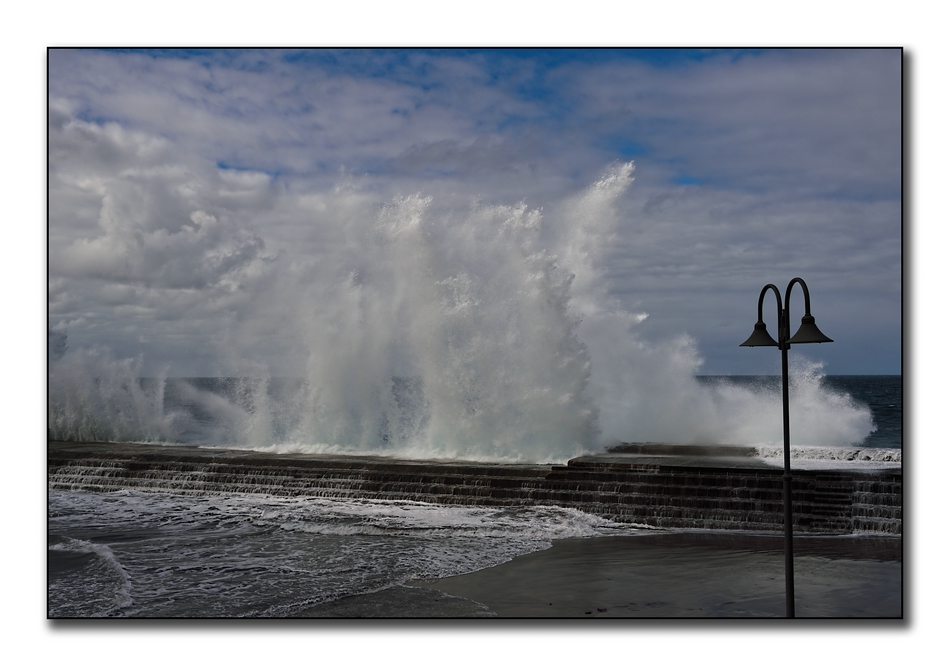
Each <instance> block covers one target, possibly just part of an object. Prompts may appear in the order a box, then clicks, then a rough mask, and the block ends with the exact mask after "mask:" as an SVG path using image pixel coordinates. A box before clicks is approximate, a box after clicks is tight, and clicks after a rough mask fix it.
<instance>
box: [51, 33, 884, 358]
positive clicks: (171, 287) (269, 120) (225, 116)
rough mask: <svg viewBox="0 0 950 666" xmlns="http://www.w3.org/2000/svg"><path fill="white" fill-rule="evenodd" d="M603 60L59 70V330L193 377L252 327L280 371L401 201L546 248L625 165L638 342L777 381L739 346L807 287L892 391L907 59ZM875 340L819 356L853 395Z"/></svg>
mask: <svg viewBox="0 0 950 666" xmlns="http://www.w3.org/2000/svg"><path fill="white" fill-rule="evenodd" d="M587 55H589V54H585V53H575V52H545V51H538V52H507V51H490V50H489V51H471V52H469V51H451V50H448V51H444V50H442V51H440V50H434V51H416V50H395V51H373V50H355V51H302V52H296V51H287V50H260V51H234V52H230V51H208V52H205V53H199V54H190V55H188V56H187V57H186V56H185V55H184V54H182V53H178V52H171V53H157V52H148V51H144V52H117V51H110V50H100V51H97V50H80V51H73V50H65V49H64V50H58V49H57V50H53V51H51V52H50V68H49V82H50V83H49V93H50V106H49V108H50V112H49V128H50V133H49V142H50V149H49V155H50V164H49V169H50V181H49V182H50V223H49V240H50V296H49V298H50V315H51V326H60V325H65V324H64V322H76V323H75V324H73V326H72V328H71V329H70V331H69V335H70V340H71V341H75V344H80V343H81V342H83V341H87V342H89V341H105V342H108V343H110V344H113V345H115V346H116V348H117V349H121V350H126V351H127V352H128V353H130V354H132V355H137V354H139V353H144V356H145V358H146V366H148V364H149V363H151V362H152V361H151V359H152V358H158V359H162V358H164V359H166V360H167V362H170V363H172V364H173V365H176V364H177V365H179V366H180V368H181V370H180V372H182V373H184V374H189V373H190V372H195V371H196V370H195V368H196V367H197V366H198V365H201V364H206V362H207V359H210V358H217V357H218V356H219V351H218V350H220V349H221V348H222V347H228V346H229V345H231V346H233V345H232V342H233V341H230V342H225V341H224V340H225V339H226V338H228V336H232V335H234V334H233V333H231V332H230V331H232V329H233V328H234V327H235V326H236V324H235V322H241V326H242V327H243V329H242V330H244V331H245V332H247V331H250V330H253V331H254V335H253V336H251V335H248V337H247V339H248V340H251V339H255V340H262V339H270V340H272V342H273V344H272V345H271V347H272V348H273V349H281V350H284V351H288V350H290V349H291V348H292V347H293V344H292V343H291V342H288V341H287V340H286V339H283V338H282V337H281V330H282V329H285V328H286V323H287V322H286V317H287V316H288V315H287V314H286V308H284V307H282V306H279V304H280V303H282V302H283V300H282V297H280V296H279V294H281V293H283V292H282V290H288V289H295V288H296V289H299V288H301V287H300V286H301V285H302V284H305V281H306V280H308V279H309V280H313V281H318V282H319V281H320V280H324V279H328V278H327V276H329V275H335V273H334V270H333V267H334V266H339V265H342V264H347V265H360V264H361V263H362V264H364V265H365V263H366V258H365V257H363V258H362V259H361V258H360V256H361V253H363V248H365V247H366V243H368V242H371V241H372V239H367V238H366V237H365V234H366V233H367V232H366V229H367V228H368V227H367V226H366V223H365V220H366V219H375V216H376V215H377V212H378V210H379V208H380V207H381V206H385V205H386V204H387V202H391V201H393V200H394V199H396V198H399V197H405V196H411V195H415V194H420V195H421V196H423V197H429V198H430V199H431V202H432V203H431V204H430V213H429V214H430V215H432V216H434V217H436V218H439V217H442V218H444V219H450V218H451V216H452V215H457V214H458V211H460V210H470V209H471V207H472V205H473V202H481V204H479V205H482V204H484V205H494V204H503V205H507V206H519V205H525V206H527V208H528V209H530V210H539V211H542V212H543V215H542V218H543V219H542V221H541V223H540V228H539V230H538V242H539V243H541V244H542V245H543V246H545V247H547V248H549V249H550V248H555V247H557V246H558V245H559V240H561V235H563V233H565V229H570V228H571V226H570V224H569V222H568V217H569V213H568V211H569V210H571V204H570V203H569V202H570V201H572V200H576V197H577V196H578V195H579V194H580V193H582V192H583V191H584V190H585V188H587V187H588V186H589V185H590V184H591V183H594V182H596V181H598V179H599V178H600V175H601V174H602V173H603V170H604V169H605V167H607V166H608V165H609V164H611V163H614V162H616V161H618V160H620V161H622V162H626V161H628V160H630V159H633V160H635V162H636V172H635V173H636V182H635V183H634V184H633V186H631V187H630V188H628V189H627V190H625V191H624V193H623V194H622V195H620V196H619V197H618V198H617V200H616V202H615V209H616V213H615V214H616V219H615V220H614V222H613V226H612V227H611V228H612V232H611V233H612V235H611V236H610V238H609V239H604V241H605V247H604V248H603V252H601V253H600V254H599V257H600V264H599V265H598V266H597V267H596V270H597V271H598V275H599V276H602V277H603V281H602V282H601V283H599V284H601V286H602V287H603V288H604V289H606V290H607V291H608V292H609V297H610V298H613V299H615V300H616V304H617V306H618V310H622V311H623V312H626V313H628V314H629V313H635V314H637V315H644V316H645V315H649V318H644V317H640V321H639V322H638V323H635V325H636V326H637V327H638V330H639V331H640V332H641V335H642V336H643V337H644V338H645V339H653V340H654V341H661V340H675V339H678V337H677V336H680V335H682V334H683V333H687V334H689V335H690V336H691V338H692V340H694V341H695V346H696V355H697V358H698V357H702V358H705V359H706V365H705V366H704V367H705V368H706V369H707V370H709V371H712V372H743V371H756V370H758V369H761V366H760V365H756V364H757V362H756V361H750V360H748V359H749V358H750V356H749V355H748V354H746V355H745V356H742V355H741V353H740V352H739V351H738V350H737V349H734V348H733V347H734V345H733V338H735V340H736V342H735V344H736V345H737V344H738V341H741V339H744V338H745V337H746V336H747V332H746V331H745V327H746V325H747V322H746V319H747V318H748V316H747V315H748V311H749V310H750V309H754V301H755V297H756V295H757V293H758V290H759V289H760V288H761V286H762V285H763V284H765V283H766V282H780V281H783V280H784V281H787V280H788V279H789V278H791V277H792V276H793V275H796V274H802V275H803V277H805V278H806V280H808V281H809V284H810V285H813V283H814V287H817V289H816V293H815V294H813V298H814V299H815V303H814V305H815V306H816V307H817V308H820V312H821V314H819V312H817V311H816V316H819V317H824V318H823V319H822V322H823V323H822V326H823V329H824V328H825V324H824V322H826V321H827V322H828V323H829V330H832V331H836V332H838V335H832V337H834V338H835V339H836V340H838V339H839V338H840V337H841V336H842V333H843V334H844V338H845V339H847V337H848V335H849V332H850V331H851V330H853V329H854V328H855V327H854V323H853V322H854V320H855V319H856V318H859V317H860V318H861V319H862V321H864V322H865V324H864V326H865V327H867V330H863V331H862V332H861V334H860V335H862V336H865V337H866V338H867V340H868V341H870V340H871V339H875V340H877V341H878V343H874V345H872V346H873V348H874V349H876V350H878V352H876V353H877V354H878V356H880V350H881V349H888V350H890V351H888V352H887V353H886V355H887V357H888V358H889V359H890V360H887V361H882V362H881V363H880V364H879V365H878V366H875V367H880V368H885V367H886V368H887V369H888V370H887V371H899V355H900V344H899V330H900V328H899V321H900V289H899V285H900V272H901V270H900V269H901V257H900V224H901V217H900V196H901V191H900V141H901V136H900V129H901V128H900V54H899V52H898V51H893V50H891V51H875V50H793V51H770V50H767V51H764V52H749V53H743V54H736V53H720V52H715V51H713V52H710V53H708V54H704V55H703V56H702V57H698V58H695V59H692V60H688V61H683V62H678V63H674V64H672V65H668V64H664V65H662V66H660V65H658V64H657V63H655V62H651V61H650V60H649V59H645V58H642V57H630V54H629V52H623V51H618V52H609V53H601V54H598V56H597V57H586V56H587ZM592 214H593V215H599V213H597V212H596V211H595V212H593V213H592ZM611 214H614V213H611ZM599 228H600V227H599ZM561 245H562V246H563V244H561ZM344 259H345V261H344ZM574 259H578V258H576V257H575V258H571V259H570V261H571V262H573V263H574V264H575V265H576V266H577V267H578V269H577V270H578V271H581V272H578V273H577V274H576V279H575V284H574V287H575V289H581V286H582V282H583V274H582V270H586V269H584V266H585V264H584V262H583V261H580V260H578V261H574ZM561 260H562V261H563V262H565V263H567V262H568V260H569V258H567V257H561ZM366 268H367V270H368V269H369V268H370V267H368V266H367V267H366ZM814 287H813V288H814ZM268 294H269V296H267V295H268ZM861 313H864V314H861ZM894 322H897V324H896V325H895V324H894ZM631 323H632V325H633V322H631ZM829 334H830V333H829ZM855 335H857V334H855ZM857 343H858V340H857V337H856V338H855V344H846V345H841V346H840V347H841V351H836V350H834V349H832V347H834V346H828V349H829V350H830V351H826V350H824V347H825V346H823V349H822V351H821V352H820V354H831V356H828V357H827V358H830V359H834V358H840V359H842V366H841V369H843V370H845V371H857V368H858V366H859V365H860V364H861V362H862V361H861V358H862V353H863V352H862V351H861V349H862V348H861V347H860V344H865V343H864V342H861V343H860V344H857ZM251 346H253V345H251V344H250V343H248V347H251ZM848 350H850V351H848ZM743 351H747V350H743ZM117 353H121V352H117ZM288 353H289V351H288ZM864 356H865V358H866V354H865V355H864ZM185 359H188V360H185ZM163 362H164V361H163ZM291 365H292V364H291ZM831 369H832V370H834V368H831Z"/></svg>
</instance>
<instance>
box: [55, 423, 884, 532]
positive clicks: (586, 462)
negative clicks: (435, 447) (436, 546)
mask: <svg viewBox="0 0 950 666" xmlns="http://www.w3.org/2000/svg"><path fill="white" fill-rule="evenodd" d="M631 446H633V448H631ZM47 450H48V455H47V464H48V479H49V487H50V488H57V489H78V490H85V491H99V492H105V491H110V490H116V489H120V488H138V489H151V490H162V491H167V492H177V493H188V494H202V493H210V492H243V493H269V494H274V495H297V496H319V497H362V498H369V499H385V500H414V501H424V502H433V503H443V504H478V505H494V506H517V505H527V504H548V505H558V506H564V507H571V508H575V509H578V510H580V511H584V512H587V513H591V514H594V515H598V516H603V517H606V518H610V519H612V520H617V521H623V522H634V523H641V524H645V525H650V526H654V527H664V528H696V529H716V530H759V531H781V530H782V525H783V513H782V470H781V469H779V468H776V467H772V466H768V465H765V464H764V463H762V462H761V461H758V460H756V459H754V458H751V457H749V456H748V451H747V450H743V449H739V448H736V447H734V448H728V447H725V448H722V447H721V448H720V449H716V448H714V447H713V448H709V447H676V446H672V445H649V446H647V445H643V446H641V447H640V448H639V449H638V448H636V445H628V446H627V448H626V450H625V451H624V452H615V453H612V454H606V455H603V456H585V457H581V458H576V459H574V460H571V461H569V462H568V463H567V464H566V465H554V466H551V465H518V464H494V463H479V462H458V461H432V460H429V461H413V460H396V459H390V458H383V457H363V456H331V455H305V454H280V455H278V454H265V453H255V452H249V451H238V450H227V449H198V448H193V447H177V446H176V447H172V446H150V445H132V444H99V443H76V442H49V444H48V449H47ZM792 490H793V511H794V521H795V526H796V530H797V531H800V532H803V533H831V534H848V533H853V532H874V533H886V534H900V533H901V524H902V506H903V501H902V497H903V475H902V472H901V470H900V469H899V468H896V469H870V470H868V469H860V470H854V469H830V470H828V469H825V470H794V469H793V483H792Z"/></svg>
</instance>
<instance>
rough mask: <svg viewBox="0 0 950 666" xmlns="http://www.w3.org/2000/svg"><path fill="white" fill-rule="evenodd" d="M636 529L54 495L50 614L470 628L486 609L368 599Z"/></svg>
mask: <svg viewBox="0 0 950 666" xmlns="http://www.w3.org/2000/svg"><path fill="white" fill-rule="evenodd" d="M636 529H637V528H636V527H635V526H631V525H624V524H618V523H613V522H611V521H607V520H603V519H600V518H597V517H594V516H590V515H587V514H584V513H581V512H579V511H575V510H572V509H561V508H557V507H525V508H516V509H515V508H503V509H498V508H491V507H463V506H439V505H434V504H425V503H420V502H408V501H400V502H380V501H372V500H347V499H326V498H279V497H271V496H266V495H264V496H262V495H239V494H212V495H206V496H202V497H188V496H182V495H174V494H170V493H161V492H140V491H132V490H121V491H116V492H111V493H102V494H98V493H85V492H76V491H61V490H51V491H50V494H49V551H48V572H49V573H48V576H49V597H48V614H49V617H51V618H77V617H166V618H167V617H177V618H202V617H203V618H207V617H213V618H232V617H295V616H301V615H309V616H319V615H321V614H322V611H321V608H332V607H334V604H336V605H338V604H339V603H340V601H341V600H350V599H353V598H355V597H359V598H361V599H366V600H371V599H382V600H383V601H380V602H377V603H375V604H373V603H370V605H369V606H364V607H363V608H362V609H361V610H360V611H358V612H359V613H360V614H363V615H368V616H400V615H406V614H416V615H421V616H431V617H439V616H476V617H477V616H481V615H486V614H487V611H486V609H484V608H480V607H478V606H477V605H476V604H472V603H471V602H468V601H466V600H460V599H450V598H448V597H447V596H446V595H443V594H441V593H436V592H430V593H428V596H427V597H425V598H422V599H420V598H419V597H420V595H422V594H423V593H422V592H421V591H415V593H414V599H413V601H412V602H411V603H410V604H408V605H406V604H405V603H397V604H396V605H395V606H394V605H393V601H392V598H393V596H392V594H390V595H382V596H380V595H376V596H374V593H379V592H385V591H390V592H391V591H393V590H398V591H401V592H402V593H403V595H405V594H407V593H408V592H409V591H408V590H407V589H405V588H404V587H402V586H403V584H404V583H407V582H411V581H414V580H423V579H437V578H443V577H447V576H455V575H459V574H465V573H471V572H474V571H478V570H480V569H484V568H486V567H490V566H494V565H496V564H501V563H502V562H506V561H508V560H511V559H512V558H514V557H517V556H518V555H523V554H526V553H530V552H534V551H537V550H543V549H546V548H549V547H550V545H551V542H552V540H554V539H562V538H573V537H596V536H606V535H620V534H629V533H631V532H633V531H635V530H636ZM386 600H388V601H386ZM403 602H405V600H403ZM380 604H382V605H380ZM387 604H388V605H387Z"/></svg>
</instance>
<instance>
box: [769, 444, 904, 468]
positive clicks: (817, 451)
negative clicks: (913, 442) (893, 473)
mask: <svg viewBox="0 0 950 666" xmlns="http://www.w3.org/2000/svg"><path fill="white" fill-rule="evenodd" d="M756 456H757V457H758V458H759V459H761V460H763V461H765V462H767V463H769V464H772V465H776V466H778V467H784V465H785V449H784V446H781V445H772V446H758V447H756ZM902 456H903V452H902V450H901V449H878V448H858V447H828V446H791V447H789V457H790V459H791V461H792V467H793V468H794V469H842V468H844V469H901V467H902Z"/></svg>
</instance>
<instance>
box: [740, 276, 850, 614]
mask: <svg viewBox="0 0 950 666" xmlns="http://www.w3.org/2000/svg"><path fill="white" fill-rule="evenodd" d="M796 283H797V284H800V285H801V286H802V291H803V292H804V293H805V316H804V317H802V325H801V326H800V327H799V329H798V332H797V333H795V335H790V329H789V321H790V318H789V312H788V306H789V301H790V299H791V296H792V287H793V286H795V284H796ZM769 290H772V292H774V293H775V299H776V301H777V302H778V303H777V305H778V341H775V340H774V339H773V338H772V336H771V335H769V333H768V331H766V330H765V322H764V321H762V301H763V300H764V299H765V294H766V292H768V291H769ZM811 342H833V340H832V339H831V338H829V337H827V336H826V335H825V334H824V333H822V332H821V331H819V330H818V327H817V326H815V318H814V317H812V316H811V299H810V298H809V297H808V286H807V285H806V284H805V281H804V280H802V279H801V278H799V277H797V278H792V281H791V282H789V283H788V288H787V289H786V290H785V306H784V307H783V306H782V295H781V294H780V293H779V290H778V287H776V286H775V285H774V284H767V285H765V286H764V287H762V292H761V293H760V294H759V320H758V321H757V322H756V323H755V329H754V330H753V331H752V335H750V336H749V339H748V340H746V341H745V342H743V343H742V344H741V345H739V346H740V347H778V348H779V349H781V350H782V417H783V426H784V433H783V434H784V437H785V474H783V475H782V486H783V500H784V503H785V615H786V617H795V576H794V573H793V569H792V470H791V466H792V465H791V458H792V456H791V448H790V447H789V438H788V348H789V347H790V346H791V345H797V344H805V343H811Z"/></svg>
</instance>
